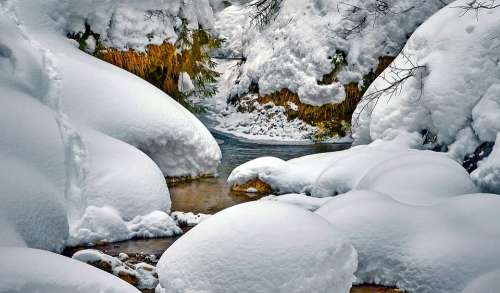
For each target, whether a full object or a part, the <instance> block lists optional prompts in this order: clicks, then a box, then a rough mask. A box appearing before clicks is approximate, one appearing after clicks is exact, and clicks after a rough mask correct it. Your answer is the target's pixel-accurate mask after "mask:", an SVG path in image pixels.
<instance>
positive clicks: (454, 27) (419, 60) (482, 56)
mask: <svg viewBox="0 0 500 293" xmlns="http://www.w3.org/2000/svg"><path fill="white" fill-rule="evenodd" d="M465 2H467V1H462V0H459V1H456V2H454V3H453V4H450V5H449V6H448V7H446V8H444V9H442V10H440V11H439V12H437V13H436V14H435V15H433V16H432V17H431V18H429V19H428V20H427V21H426V22H425V23H424V24H423V25H422V26H420V27H419V28H418V29H417V30H416V31H415V33H414V34H413V35H412V37H411V38H410V40H409V41H408V43H407V44H406V46H405V48H404V50H403V54H400V55H399V56H398V58H397V59H396V60H395V61H394V63H393V65H394V67H397V68H402V69H405V68H406V69H408V68H411V67H412V65H411V64H413V65H418V66H425V68H421V70H420V71H419V72H418V73H417V74H416V75H415V76H412V77H410V78H409V79H408V80H407V81H406V82H405V83H403V84H402V85H401V88H400V89H399V90H398V91H397V92H396V93H395V94H392V95H391V94H390V93H383V94H382V95H381V97H380V99H379V100H378V103H377V104H376V106H374V102H371V103H370V102H368V101H367V100H365V102H363V103H360V104H359V105H358V109H357V111H356V113H359V112H360V111H361V108H362V107H364V106H365V105H366V104H367V103H368V107H367V110H366V111H364V113H362V115H361V116H362V117H361V119H360V125H359V126H358V127H357V128H356V129H355V131H354V137H355V138H356V140H357V141H359V142H360V143H366V142H369V141H372V140H376V139H386V138H390V137H393V136H394V135H395V133H419V132H421V131H423V130H428V131H430V132H432V133H433V134H435V135H436V136H437V141H436V144H437V145H438V146H444V147H447V146H450V145H453V143H454V142H459V144H460V145H477V140H479V141H481V142H484V141H494V140H495V139H496V133H497V132H498V131H499V129H498V105H497V102H495V101H498V83H499V78H500V71H499V68H498V66H497V62H496V61H495V60H496V59H495V58H496V52H497V50H496V48H497V46H498V38H494V37H491V36H494V35H497V34H498V15H499V14H500V11H499V10H498V9H493V10H482V9H481V10H479V11H478V14H477V15H476V14H475V13H465V14H464V10H462V9H459V8H454V7H457V6H460V5H462V4H464V3H465ZM396 71H397V70H396ZM396 73H397V72H395V71H392V70H391V69H387V70H386V71H385V72H384V73H383V74H382V76H381V77H379V78H377V80H376V81H375V82H374V83H373V84H372V86H371V87H370V89H369V90H368V92H367V95H370V94H371V93H373V92H375V91H376V90H377V89H384V88H385V87H386V86H387V85H388V83H387V81H385V80H391V78H392V77H394V76H395V74H396ZM400 74H401V72H400ZM384 77H385V80H384ZM367 95H365V97H367ZM355 118H357V115H355ZM471 130H472V132H473V135H472V134H471V133H470V132H471ZM452 149H455V147H452ZM453 151H454V152H455V151H456V150H453ZM466 151H470V150H466ZM462 153H463V151H460V152H459V154H458V155H460V156H462V155H463V154H462ZM452 155H454V156H457V155H456V154H452ZM459 159H463V157H461V158H459Z"/></svg>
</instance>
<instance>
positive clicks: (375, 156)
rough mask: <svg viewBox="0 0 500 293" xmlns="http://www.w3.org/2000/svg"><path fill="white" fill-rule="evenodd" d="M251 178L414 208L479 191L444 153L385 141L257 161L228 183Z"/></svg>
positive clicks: (276, 186) (282, 188)
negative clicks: (362, 193)
mask: <svg viewBox="0 0 500 293" xmlns="http://www.w3.org/2000/svg"><path fill="white" fill-rule="evenodd" d="M252 179H259V180H261V181H262V182H264V183H266V184H268V185H270V186H271V188H272V189H273V190H274V191H276V192H278V193H281V194H284V193H309V194H311V195H312V196H315V197H327V196H333V195H336V194H341V193H345V192H348V191H350V190H353V189H369V190H374V191H379V192H383V193H387V194H389V195H391V196H393V197H394V198H395V199H397V200H399V201H402V202H406V203H412V204H433V203H436V202H439V201H442V200H444V199H446V198H449V197H453V196H457V195H462V194H468V193H474V192H477V191H478V189H477V188H476V186H475V185H474V183H473V182H472V180H471V178H470V177H469V175H468V174H467V172H466V171H465V169H463V168H462V166H460V165H459V164H458V163H457V162H455V161H453V160H452V159H451V158H449V157H448V156H446V155H445V154H440V153H435V152H431V151H419V150H411V149H408V147H405V146H404V144H402V143H401V142H384V141H377V142H374V143H372V144H371V145H367V146H357V147H353V148H351V149H348V150H345V151H340V152H333V153H324V154H316V155H311V156H305V157H302V158H297V159H292V160H290V161H287V162H285V161H283V160H280V159H277V158H271V157H263V158H258V159H255V160H253V161H250V162H247V163H245V164H243V165H241V166H239V167H237V168H236V169H235V170H233V172H232V173H231V175H230V176H229V179H228V183H229V184H244V183H245V182H249V181H250V180H252Z"/></svg>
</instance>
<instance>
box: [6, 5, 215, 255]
mask: <svg viewBox="0 0 500 293" xmlns="http://www.w3.org/2000/svg"><path fill="white" fill-rule="evenodd" d="M94 2H95V1H83V2H82V1H36V0H30V1H2V2H0V68H1V70H0V104H1V107H0V125H1V127H0V158H1V161H2V164H3V168H2V170H1V171H0V197H1V199H2V202H3V203H4V204H2V206H1V207H0V218H1V222H2V223H3V225H5V226H10V228H11V229H12V230H13V231H17V233H13V234H17V236H16V237H20V238H21V239H22V240H23V241H25V242H26V244H27V245H28V246H29V247H35V248H41V249H48V250H53V251H59V250H61V249H62V248H63V247H64V245H65V242H66V240H67V239H68V234H71V240H70V242H71V243H72V244H75V245H76V244H78V243H88V242H96V241H101V240H107V241H117V240H124V239H129V238H131V237H151V236H166V235H173V234H177V233H179V231H180V230H179V229H178V227H176V225H175V223H174V222H173V221H172V220H171V219H170V217H169V216H168V215H167V214H166V213H167V212H169V211H170V198H169V192H168V189H167V186H166V183H165V179H164V178H165V176H184V175H190V176H198V175H200V174H206V173H215V172H216V168H217V166H218V164H219V161H220V157H221V153H220V149H219V147H218V145H217V143H216V142H215V140H214V139H213V137H212V136H211V135H210V133H209V132H208V130H207V129H206V128H205V127H204V126H203V125H202V124H201V122H199V121H198V120H197V119H196V118H195V117H194V116H193V115H192V114H191V113H189V112H188V111H187V110H185V109H184V108H182V107H181V106H180V105H179V104H177V103H176V102H175V101H173V100H172V99H171V98H170V97H168V96H167V95H165V94H164V93H163V92H161V91H160V90H158V89H157V88H155V87H154V86H152V85H150V84H148V83H146V82H144V81H143V80H141V79H140V78H137V77H135V76H133V75H131V74H129V73H127V72H125V71H123V70H121V69H118V68H117V67H114V66H112V65H109V64H106V63H104V62H102V61H99V60H97V59H95V58H93V57H92V56H90V55H87V54H86V53H84V52H81V51H80V50H78V48H77V47H75V44H74V43H73V42H71V41H69V40H68V39H67V38H66V33H67V32H71V31H72V30H74V29H75V27H74V26H72V25H75V26H77V27H81V26H82V25H83V20H84V19H87V20H88V21H89V22H92V24H96V27H98V25H97V24H98V23H101V24H105V25H106V26H108V25H112V27H109V28H108V27H106V28H103V29H106V31H107V32H108V33H109V35H106V38H105V39H106V41H107V42H109V43H110V44H113V45H116V46H117V47H119V48H121V46H122V45H120V44H123V46H124V47H137V49H140V46H141V45H142V46H145V45H147V43H145V42H144V40H145V39H144V38H142V39H141V38H140V37H138V36H137V34H139V31H140V32H141V33H143V34H148V33H150V32H153V33H155V32H157V27H158V26H159V24H158V23H157V22H154V21H153V23H156V28H153V27H149V26H148V28H149V29H150V30H148V29H145V28H144V27H143V26H141V25H140V24H139V22H141V21H142V24H143V25H146V26H147V25H151V26H154V24H152V23H150V22H149V20H148V19H146V18H144V13H146V10H147V9H151V8H153V7H156V8H159V9H163V10H166V9H167V8H168V9H169V10H168V13H170V14H173V15H174V16H172V17H173V18H177V19H180V17H185V18H187V19H188V20H189V23H190V25H193V26H198V25H199V24H201V23H203V24H204V25H205V24H206V25H207V26H209V25H210V23H209V22H208V20H207V18H209V17H210V13H211V9H210V6H209V4H208V2H206V1H195V2H196V4H194V3H191V4H189V5H188V4H187V2H185V1H183V2H182V3H184V4H182V5H181V1H149V2H148V3H145V4H144V6H140V5H138V4H137V3H135V2H134V1H130V3H129V1H119V2H112V1H105V2H99V3H97V2H96V3H94ZM132 2H133V3H132ZM198 2H199V3H198ZM134 3H135V4H134ZM160 4H161V5H160ZM183 5H188V6H189V9H188V8H187V7H183ZM198 5H200V6H198ZM94 8H95V9H96V10H92V9H94ZM208 11H209V12H210V13H209V12H208ZM201 15H202V16H203V18H199V19H198V18H197V17H198V16H201ZM127 16H128V17H127ZM94 22H95V23H94ZM131 27H134V28H135V29H136V31H135V33H132V32H131V31H130V28H131ZM129 33H130V35H129ZM126 36H129V37H130V42H131V43H130V44H124V43H123V41H124V38H125V37H126ZM157 36H158V38H166V36H167V32H163V33H159V32H158V35H157ZM146 39H147V38H146ZM167 40H169V39H168V38H167ZM157 41H158V40H157V39H154V40H148V42H149V43H155V42H157ZM115 233H116V234H115ZM14 238H15V237H14ZM14 238H13V239H14ZM6 242H7V243H8V242H10V240H9V241H6Z"/></svg>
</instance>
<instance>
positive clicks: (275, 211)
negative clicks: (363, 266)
mask: <svg viewBox="0 0 500 293" xmlns="http://www.w3.org/2000/svg"><path fill="white" fill-rule="evenodd" d="M214 231H216V233H214ZM157 270H158V274H159V278H160V285H161V286H160V287H161V288H158V290H159V291H160V292H207V290H208V292H220V293H223V292H273V291H274V292H306V291H307V292H311V291H313V292H332V291H334V292H348V291H349V289H350V287H351V284H352V282H353V280H354V279H353V275H352V274H353V272H354V271H355V270H356V251H355V250H354V249H353V248H352V246H351V245H350V244H349V243H348V242H346V241H345V240H344V238H343V237H342V235H341V234H340V233H338V232H337V230H336V229H335V228H334V227H333V226H331V225H330V224H328V223H327V222H326V221H324V220H323V219H321V218H320V217H317V216H316V215H314V214H312V213H310V212H308V211H305V210H303V209H300V208H298V207H295V206H292V205H288V204H281V203H276V202H269V201H261V202H254V203H247V204H242V205H238V206H235V207H232V208H229V209H227V210H224V211H222V212H220V213H218V214H216V215H214V216H212V217H210V218H209V219H207V220H205V221H204V222H202V223H201V224H199V225H198V226H196V227H195V228H193V229H192V230H191V231H190V232H188V233H187V234H186V235H184V236H183V237H182V238H181V239H179V240H178V241H176V242H175V243H174V244H173V245H172V246H171V247H170V248H169V249H168V250H167V251H166V252H165V253H164V254H163V255H162V257H161V259H160V261H159V263H158V267H157ZM208 288H209V289H208Z"/></svg>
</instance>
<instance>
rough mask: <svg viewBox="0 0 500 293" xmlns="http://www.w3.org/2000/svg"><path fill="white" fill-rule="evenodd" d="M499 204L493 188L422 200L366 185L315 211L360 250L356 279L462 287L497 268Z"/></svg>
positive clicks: (416, 287)
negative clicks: (439, 199) (438, 200)
mask: <svg viewBox="0 0 500 293" xmlns="http://www.w3.org/2000/svg"><path fill="white" fill-rule="evenodd" d="M437 192H438V191H437ZM499 212H500V199H499V198H498V196H497V195H490V194H471V195H463V196H459V197H455V198H452V199H449V200H446V201H444V202H443V203H441V204H437V205H434V206H430V207H429V206H425V207H422V206H415V205H408V204H404V203H401V202H399V201H396V200H394V199H393V198H392V197H391V196H388V195H384V194H382V193H378V192H375V191H365V190H360V191H353V192H350V193H347V194H344V195H340V196H338V197H336V198H334V199H332V200H330V201H329V202H328V203H326V204H325V205H323V206H322V207H321V208H319V209H318V210H317V211H316V213H317V214H318V215H320V216H323V217H325V218H326V219H327V220H328V221H329V222H330V223H332V224H334V225H335V226H336V227H337V228H338V229H340V230H341V231H342V232H343V233H345V235H346V236H347V237H348V238H349V239H350V240H351V241H352V244H353V246H354V247H355V248H356V250H357V251H358V254H359V266H358V271H357V272H356V277H357V282H359V283H372V284H382V285H387V286H397V287H398V288H400V289H402V290H406V291H407V292H424V293H425V292H433V293H439V292H461V291H462V290H463V289H464V288H465V287H466V285H467V284H468V283H469V282H471V281H472V280H474V279H475V278H477V277H479V276H481V275H483V274H485V273H487V272H490V271H491V270H494V269H497V268H498V263H499V261H500V253H499V251H498V246H499V245H500V233H498V231H499V229H498V221H495V220H494V219H496V218H497V216H498V214H499ZM472 292H482V291H472Z"/></svg>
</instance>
